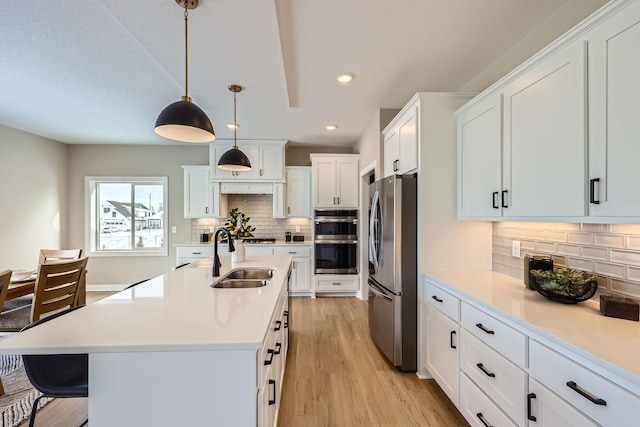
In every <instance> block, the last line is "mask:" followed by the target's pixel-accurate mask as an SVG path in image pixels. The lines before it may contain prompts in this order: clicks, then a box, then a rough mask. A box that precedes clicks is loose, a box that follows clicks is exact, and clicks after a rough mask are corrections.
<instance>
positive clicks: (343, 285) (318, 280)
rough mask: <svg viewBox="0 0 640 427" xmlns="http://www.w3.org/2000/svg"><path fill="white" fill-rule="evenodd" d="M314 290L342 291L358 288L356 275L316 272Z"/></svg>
mask: <svg viewBox="0 0 640 427" xmlns="http://www.w3.org/2000/svg"><path fill="white" fill-rule="evenodd" d="M314 280H315V291H316V292H318V293H336V294H339V293H344V292H356V291H357V290H358V275H353V274H349V275H346V274H345V275H340V274H316V275H315V279H314Z"/></svg>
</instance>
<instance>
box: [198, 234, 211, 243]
mask: <svg viewBox="0 0 640 427" xmlns="http://www.w3.org/2000/svg"><path fill="white" fill-rule="evenodd" d="M210 238H211V234H210V233H202V234H200V243H208V242H209V239H210Z"/></svg>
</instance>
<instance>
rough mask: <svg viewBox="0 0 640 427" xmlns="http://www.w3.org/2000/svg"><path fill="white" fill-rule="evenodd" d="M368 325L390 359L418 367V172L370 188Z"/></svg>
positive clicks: (403, 365)
mask: <svg viewBox="0 0 640 427" xmlns="http://www.w3.org/2000/svg"><path fill="white" fill-rule="evenodd" d="M369 196H370V206H371V208H370V216H369V279H368V283H369V330H370V332H371V336H372V338H373V340H374V342H375V343H376V345H377V346H378V348H379V349H380V350H381V351H382V353H383V354H384V355H385V356H386V357H387V359H389V361H390V362H391V363H393V364H394V365H395V366H397V367H399V368H400V369H401V370H403V371H415V370H416V368H417V346H418V339H417V321H418V320H417V311H418V302H417V299H418V296H417V269H418V266H417V234H418V231H417V176H416V175H415V174H413V175H393V176H390V177H387V178H383V179H381V180H379V181H376V182H374V183H373V184H371V185H370V188H369Z"/></svg>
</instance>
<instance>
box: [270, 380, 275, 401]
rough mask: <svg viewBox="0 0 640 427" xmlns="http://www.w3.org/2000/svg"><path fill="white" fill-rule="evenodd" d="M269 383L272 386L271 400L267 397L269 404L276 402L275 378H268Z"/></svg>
mask: <svg viewBox="0 0 640 427" xmlns="http://www.w3.org/2000/svg"><path fill="white" fill-rule="evenodd" d="M269 385H272V386H273V400H271V399H269V406H271V405H275V404H276V380H269Z"/></svg>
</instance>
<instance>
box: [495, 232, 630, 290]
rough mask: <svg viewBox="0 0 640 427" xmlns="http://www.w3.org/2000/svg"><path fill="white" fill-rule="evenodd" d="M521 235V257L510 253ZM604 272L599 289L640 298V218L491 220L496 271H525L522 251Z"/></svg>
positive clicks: (564, 264) (514, 274) (521, 274)
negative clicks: (607, 220)
mask: <svg viewBox="0 0 640 427" xmlns="http://www.w3.org/2000/svg"><path fill="white" fill-rule="evenodd" d="M514 240H518V241H520V245H521V254H522V257H520V258H516V257H512V256H511V242H512V241H514ZM527 253H530V254H536V255H551V256H552V257H553V263H554V266H560V267H570V268H575V269H579V270H586V271H590V272H594V273H596V274H597V275H598V276H600V280H598V284H599V287H600V289H601V290H606V291H610V292H612V293H617V294H621V295H626V296H629V297H632V298H640V224H569V223H525V222H518V223H515V222H494V223H493V271H497V272H499V273H503V274H506V275H508V276H512V277H515V278H518V279H522V278H523V277H524V258H523V257H524V255H525V254H527Z"/></svg>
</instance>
